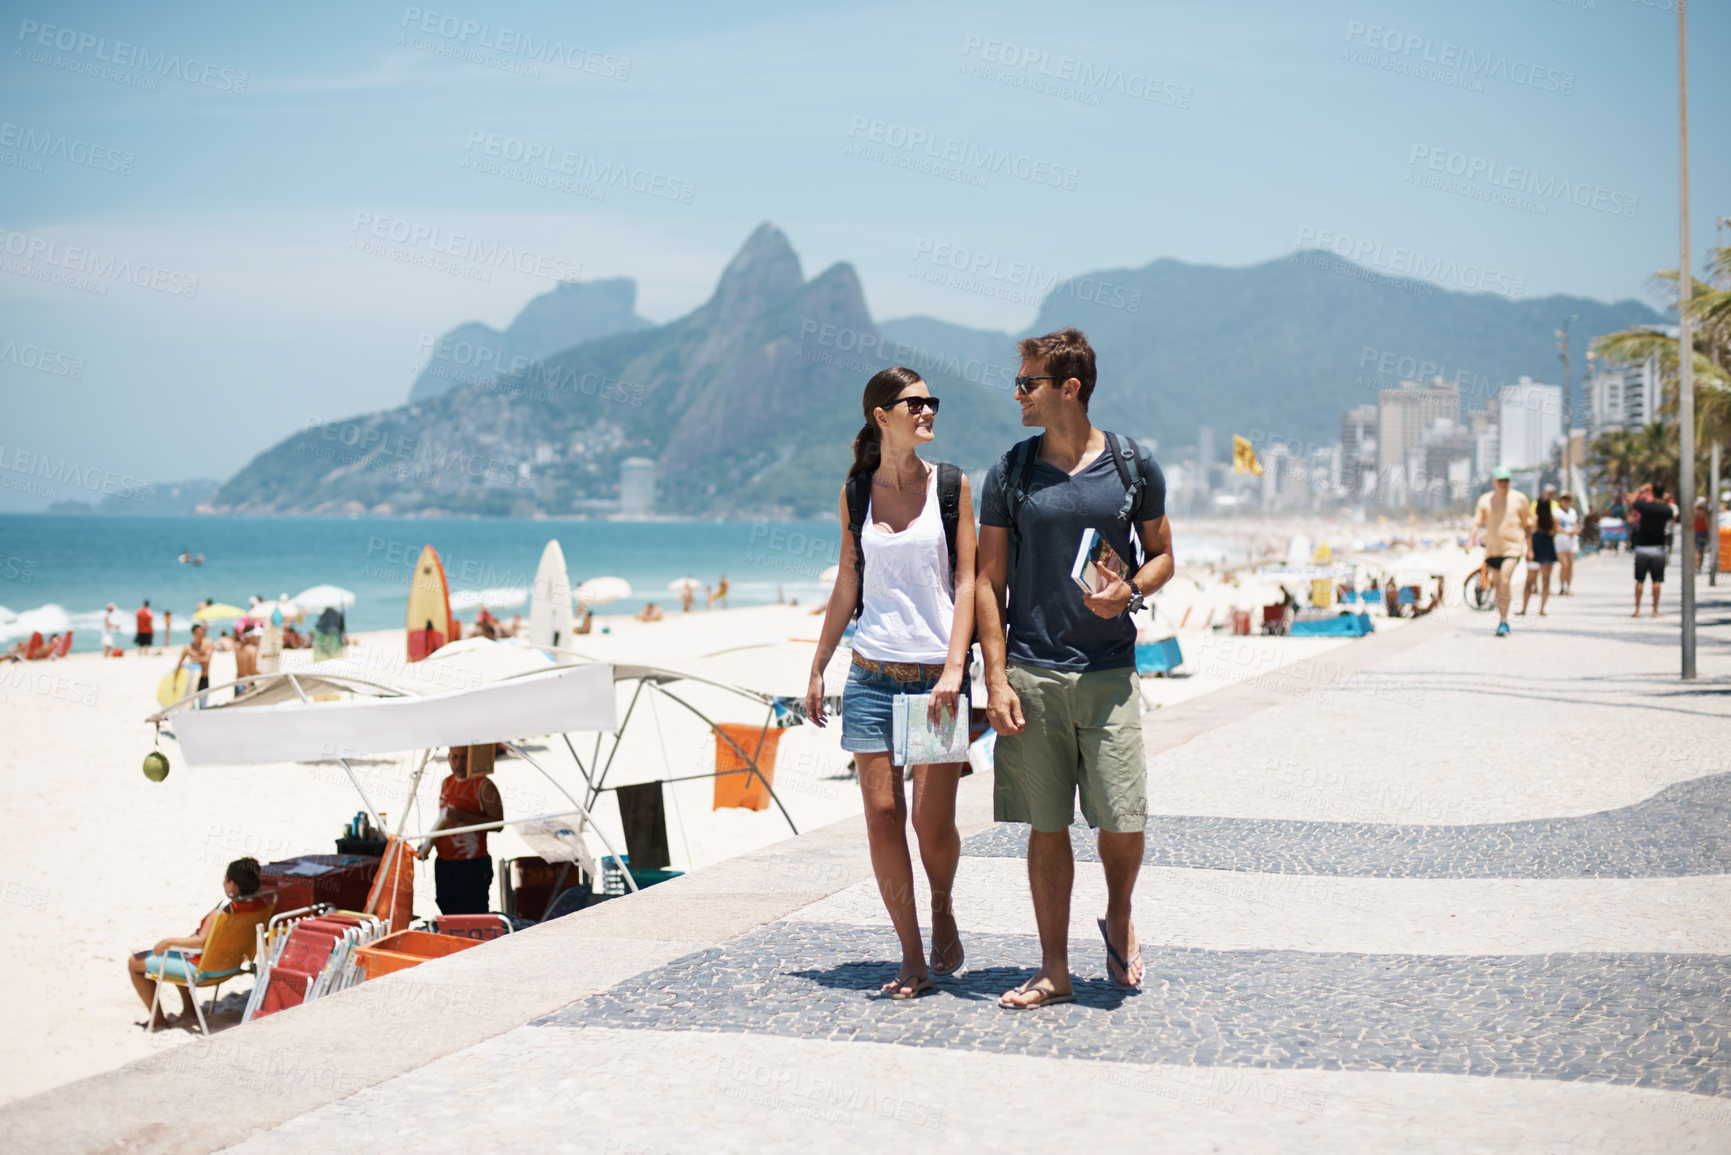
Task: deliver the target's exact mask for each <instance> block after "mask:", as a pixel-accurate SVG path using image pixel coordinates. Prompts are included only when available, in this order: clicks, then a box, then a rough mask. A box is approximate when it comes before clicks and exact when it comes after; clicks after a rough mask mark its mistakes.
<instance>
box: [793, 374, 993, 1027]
mask: <svg viewBox="0 0 1731 1155" xmlns="http://www.w3.org/2000/svg"><path fill="white" fill-rule="evenodd" d="M862 408H863V409H864V410H865V418H866V423H865V427H864V428H862V429H861V430H860V432H859V436H858V437H857V438H855V439H854V463H853V467H852V468H851V469H850V470H849V471H848V478H847V484H846V485H844V486H843V487H842V493H841V505H840V512H841V523H842V527H843V529H844V530H845V532H844V533H843V534H842V537H841V561H840V565H839V566H838V567H837V571H836V581H835V588H834V589H833V590H832V591H831V593H830V598H829V609H828V610H827V611H826V612H825V614H824V619H823V631H822V633H821V635H820V636H819V639H818V646H817V653H816V654H815V655H814V656H813V658H812V664H811V679H810V683H809V685H808V687H807V689H806V695H805V709H806V715H807V716H808V717H809V718H810V719H811V720H812V722H813V724H815V725H817V726H823V725H824V724H825V718H824V713H823V697H824V686H823V672H824V669H825V668H826V667H827V666H828V665H829V661H830V658H831V656H833V655H834V653H835V650H836V646H837V645H839V644H840V642H841V636H842V632H843V631H844V630H845V629H846V628H847V623H848V621H849V620H850V619H851V618H853V617H855V616H856V615H857V616H858V618H859V626H858V628H857V630H856V631H855V633H854V641H853V666H852V668H851V669H850V670H849V671H848V678H847V685H846V687H845V688H844V689H843V691H842V700H841V702H842V706H841V746H842V749H844V750H847V751H850V752H852V754H853V756H854V763H855V765H856V766H857V767H858V770H859V784H860V793H861V794H862V795H863V797H864V801H865V818H866V838H867V840H868V842H869V843H870V847H871V859H872V871H873V872H874V873H875V874H876V875H877V883H878V893H879V894H881V895H882V896H883V900H884V906H885V907H886V908H887V909H888V911H889V915H890V922H891V923H892V924H893V925H894V927H895V931H896V937H897V938H899V939H900V940H901V948H902V961H901V967H900V969H899V970H898V971H897V972H896V977H895V978H894V979H893V980H891V981H890V982H888V983H885V984H884V986H883V988H882V991H883V993H884V994H887V995H888V996H889V997H890V998H892V999H911V998H917V997H918V996H919V995H921V994H923V993H924V992H926V991H928V990H930V989H931V987H932V976H933V975H937V976H938V977H940V978H942V977H946V976H948V975H952V974H955V973H956V972H958V971H959V970H960V969H961V966H962V962H963V958H964V951H963V948H962V940H961V934H960V931H959V930H958V928H957V926H956V916H955V910H954V908H953V903H952V891H953V889H954V886H955V880H956V866H957V863H958V862H959V861H960V858H961V852H962V843H961V837H960V835H959V834H958V833H957V831H956V782H957V780H958V779H959V778H960V777H961V775H962V772H963V770H964V769H965V767H966V763H964V762H945V763H937V764H932V765H915V766H914V767H912V769H913V779H914V790H913V805H912V808H911V809H912V815H913V826H914V834H915V835H916V836H917V837H918V838H919V844H920V862H921V864H922V865H923V866H924V867H925V872H926V881H927V882H928V883H929V884H930V885H931V892H932V951H931V958H930V962H929V964H928V962H927V959H926V957H925V952H924V945H923V944H922V942H921V940H920V923H919V912H918V910H917V909H916V908H915V905H914V872H913V862H912V859H911V857H910V855H909V851H908V841H907V829H906V828H907V821H908V815H909V810H910V808H909V805H908V801H907V799H906V797H905V796H904V794H903V789H902V777H903V773H902V771H903V768H902V767H900V766H897V765H896V764H895V755H894V741H893V717H894V703H895V698H896V696H897V695H898V694H930V695H931V701H930V704H929V706H928V709H927V717H928V718H929V720H930V721H931V722H932V723H933V724H934V725H936V724H938V723H939V722H940V721H941V717H942V715H943V714H945V713H947V714H948V715H949V717H951V718H956V717H957V713H958V705H959V702H958V699H959V698H960V695H961V693H962V686H963V682H964V679H965V678H966V677H967V669H968V660H969V655H970V653H971V650H972V644H973V634H974V502H973V498H972V497H971V496H970V495H969V493H968V480H967V478H966V477H965V476H964V475H963V474H962V471H961V470H959V469H957V468H956V467H955V466H953V465H944V464H928V463H927V462H924V461H922V460H920V456H919V448H920V446H922V445H925V444H927V443H929V442H930V441H931V440H932V439H933V437H934V435H935V433H934V423H935V421H936V419H937V414H938V399H937V398H936V397H933V396H932V395H931V391H930V390H929V389H928V388H927V387H926V383H925V382H924V381H923V380H921V379H920V376H919V374H917V373H915V372H914V371H913V370H912V369H908V368H904V367H901V366H897V367H895V368H892V369H885V370H883V371H882V372H880V373H877V374H875V375H874V376H873V377H872V379H871V380H870V381H868V382H867V383H866V388H865V397H864V398H863V402H862ZM963 511H965V513H964V512H963ZM957 725H959V726H962V727H966V726H967V716H966V713H965V711H964V712H963V713H962V716H961V717H960V718H959V719H958V721H957Z"/></svg>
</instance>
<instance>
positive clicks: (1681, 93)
mask: <svg viewBox="0 0 1731 1155" xmlns="http://www.w3.org/2000/svg"><path fill="white" fill-rule="evenodd" d="M1688 10H1689V0H1677V176H1678V179H1677V212H1678V216H1677V231H1678V238H1677V241H1678V252H1679V253H1680V254H1681V255H1680V257H1679V259H1678V262H1677V363H1678V365H1679V367H1680V370H1681V371H1680V372H1679V373H1678V382H1677V391H1678V398H1677V433H1678V437H1679V439H1680V441H1681V445H1680V447H1679V449H1680V452H1679V454H1678V457H1679V460H1678V462H1677V489H1678V490H1679V492H1678V494H1677V503H1678V506H1679V508H1680V509H1681V510H1682V511H1683V518H1684V519H1685V521H1684V525H1683V526H1682V527H1681V530H1682V533H1681V536H1682V538H1683V583H1682V588H1683V605H1682V611H1683V614H1682V617H1683V631H1682V632H1683V639H1682V640H1683V647H1682V648H1683V655H1682V656H1683V680H1684V681H1686V682H1692V681H1694V680H1695V339H1694V336H1693V334H1691V333H1690V328H1691V326H1690V324H1689V321H1690V317H1689V303H1690V299H1691V298H1692V297H1693V296H1694V295H1695V275H1694V273H1693V271H1692V266H1693V264H1694V262H1693V261H1691V260H1690V258H1689V50H1688V41H1687V37H1686V36H1685V30H1686V28H1687V25H1688Z"/></svg>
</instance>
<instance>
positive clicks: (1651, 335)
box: [1592, 246, 1731, 476]
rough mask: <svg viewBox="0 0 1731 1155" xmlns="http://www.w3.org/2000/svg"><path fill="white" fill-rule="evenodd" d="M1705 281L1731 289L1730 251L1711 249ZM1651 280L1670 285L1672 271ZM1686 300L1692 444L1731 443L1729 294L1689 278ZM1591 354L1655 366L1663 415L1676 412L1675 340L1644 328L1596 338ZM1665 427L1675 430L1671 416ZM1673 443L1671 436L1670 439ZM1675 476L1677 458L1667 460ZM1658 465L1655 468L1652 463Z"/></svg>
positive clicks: (1674, 274)
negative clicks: (1724, 283) (1660, 383)
mask: <svg viewBox="0 0 1731 1155" xmlns="http://www.w3.org/2000/svg"><path fill="white" fill-rule="evenodd" d="M1709 275H1710V276H1712V277H1713V278H1714V279H1715V280H1720V279H1724V280H1726V281H1727V282H1728V283H1731V246H1726V247H1723V248H1719V249H1715V250H1714V252H1713V260H1712V264H1711V266H1710V273H1709ZM1655 279H1656V280H1658V281H1659V282H1661V283H1663V284H1670V285H1675V284H1676V283H1677V281H1678V276H1677V270H1676V269H1665V270H1663V271H1662V272H1660V273H1658V274H1657V276H1656V277H1655ZM1689 284H1690V297H1689V299H1688V300H1687V301H1684V302H1683V303H1682V305H1683V308H1684V309H1685V310H1687V311H1688V313H1689V317H1690V320H1691V321H1692V322H1693V325H1692V329H1691V333H1690V336H1691V338H1692V344H1693V345H1694V349H1693V350H1691V354H1692V361H1693V369H1694V373H1695V443H1696V444H1697V445H1708V444H1711V443H1713V442H1715V441H1719V442H1724V441H1727V440H1731V289H1715V288H1714V287H1713V286H1712V285H1711V284H1708V283H1707V282H1704V281H1698V280H1696V279H1695V278H1694V277H1690V279H1689ZM1592 350H1593V354H1594V356H1596V357H1601V358H1603V359H1605V360H1606V361H1610V362H1614V363H1617V364H1623V365H1639V364H1642V363H1643V362H1645V361H1647V360H1649V359H1651V360H1654V361H1656V362H1657V365H1658V370H1659V375H1660V379H1661V381H1663V382H1664V385H1665V392H1666V394H1667V395H1668V399H1667V400H1666V402H1665V404H1664V405H1663V406H1662V407H1661V412H1662V413H1670V414H1673V415H1674V414H1675V413H1676V412H1677V381H1678V378H1679V369H1680V365H1681V361H1680V359H1679V358H1680V353H1679V350H1678V341H1677V338H1676V337H1674V336H1671V335H1670V334H1668V333H1665V332H1664V331H1662V330H1660V329H1656V328H1654V327H1652V326H1648V325H1637V326H1635V327H1634V328H1632V329H1624V330H1623V331H1622V332H1619V333H1610V334H1607V335H1606V336H1603V337H1598V338H1595V339H1594V341H1593V344H1592ZM1670 425H1671V426H1672V428H1673V430H1674V429H1675V425H1676V419H1675V417H1674V416H1673V418H1672V420H1671V422H1670ZM1672 436H1673V439H1674V436H1675V435H1674V433H1673V435H1672ZM1671 462H1672V464H1671V470H1672V476H1675V469H1676V454H1675V453H1674V452H1673V453H1672V455H1671ZM1655 464H1657V462H1655Z"/></svg>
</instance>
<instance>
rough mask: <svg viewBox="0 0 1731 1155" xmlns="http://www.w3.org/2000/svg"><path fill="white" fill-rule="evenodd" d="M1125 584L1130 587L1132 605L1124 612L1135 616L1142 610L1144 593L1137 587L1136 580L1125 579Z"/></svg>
mask: <svg viewBox="0 0 1731 1155" xmlns="http://www.w3.org/2000/svg"><path fill="white" fill-rule="evenodd" d="M1124 584H1125V585H1128V586H1129V587H1130V604H1129V605H1128V606H1127V607H1125V610H1124V612H1125V613H1127V614H1133V613H1135V612H1136V611H1137V610H1139V609H1141V608H1142V591H1141V589H1139V588H1138V587H1137V585H1136V579H1135V578H1125V579H1124Z"/></svg>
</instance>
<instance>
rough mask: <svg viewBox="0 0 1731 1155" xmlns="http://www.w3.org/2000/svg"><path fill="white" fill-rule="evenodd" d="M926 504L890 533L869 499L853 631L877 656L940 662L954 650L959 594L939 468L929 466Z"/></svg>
mask: <svg viewBox="0 0 1731 1155" xmlns="http://www.w3.org/2000/svg"><path fill="white" fill-rule="evenodd" d="M930 471H931V475H930V477H928V478H927V480H926V504H925V507H924V508H923V509H921V510H920V515H919V516H918V517H916V518H914V520H913V523H912V524H911V525H909V526H908V527H907V528H906V529H904V530H902V531H901V532H900V533H887V532H885V531H884V530H881V529H879V528H878V527H877V525H876V524H875V523H874V522H873V520H872V505H871V504H870V503H868V504H867V505H866V519H865V525H864V526H863V527H861V529H860V548H861V550H862V551H863V552H864V554H865V609H864V611H863V612H862V613H861V614H860V618H859V628H858V629H857V630H855V631H854V639H853V648H854V653H856V654H858V655H859V656H860V657H862V658H870V659H872V660H873V661H875V662H922V663H925V664H926V665H931V666H941V665H943V664H944V662H946V661H948V660H949V656H950V628H951V626H952V625H954V623H955V615H956V596H955V592H954V588H953V583H952V582H951V580H950V547H949V543H948V542H947V541H946V540H945V538H944V517H943V512H942V511H941V510H940V509H939V508H938V470H937V466H935V465H934V466H931V467H930Z"/></svg>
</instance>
